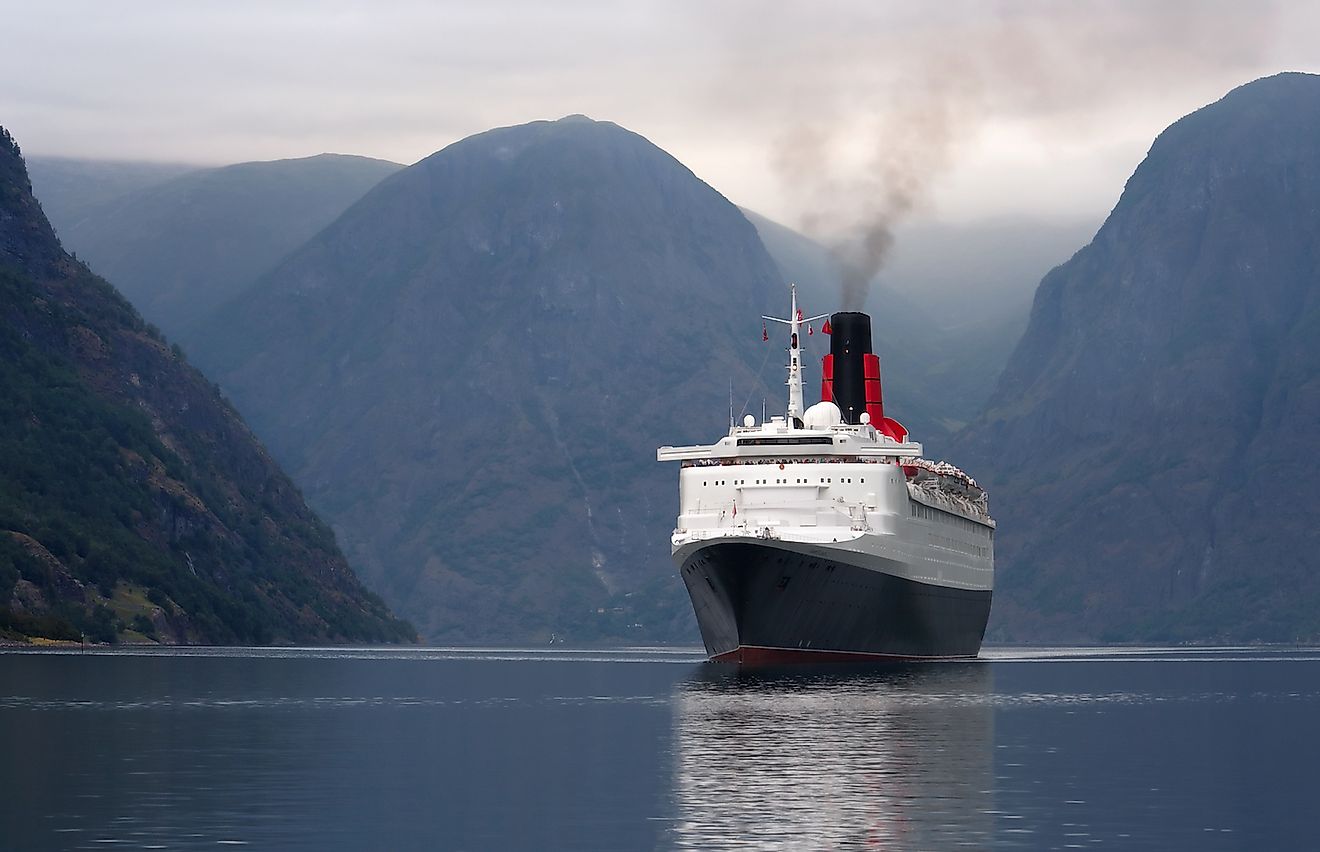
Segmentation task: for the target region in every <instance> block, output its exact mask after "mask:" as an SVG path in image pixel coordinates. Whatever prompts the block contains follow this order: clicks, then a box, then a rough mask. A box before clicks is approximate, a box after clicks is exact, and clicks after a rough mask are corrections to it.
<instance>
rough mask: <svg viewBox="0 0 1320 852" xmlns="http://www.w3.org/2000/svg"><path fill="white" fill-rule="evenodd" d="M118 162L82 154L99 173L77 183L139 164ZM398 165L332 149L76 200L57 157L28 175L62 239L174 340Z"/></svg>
mask: <svg viewBox="0 0 1320 852" xmlns="http://www.w3.org/2000/svg"><path fill="white" fill-rule="evenodd" d="M124 168H127V167H121V168H120V170H118V171H116V170H113V169H111V170H110V171H109V172H108V173H103V172H97V171H95V170H93V169H92V168H91V167H90V165H86V166H84V168H83V169H82V173H84V174H85V175H86V176H87V177H89V178H95V177H97V176H100V177H101V178H103V180H101V181H100V182H99V183H98V182H96V181H91V182H90V183H84V184H83V185H84V186H87V187H88V189H87V192H88V193H90V194H92V195H93V196H94V197H96V195H97V190H98V188H100V189H103V190H104V192H103V193H101V194H106V193H108V192H109V189H110V188H111V187H113V186H123V185H125V184H126V182H127V181H129V180H130V179H131V178H135V177H136V178H138V179H141V180H145V179H146V178H147V177H148V176H149V175H144V174H139V173H137V172H132V173H129V174H124V173H123V169H124ZM141 168H145V167H140V169H139V171H140V170H141ZM400 168H402V166H400V165H398V164H397V163H391V162H387V161H384V160H373V159H370V158H367V157H355V156H347V155H343V154H321V155H318V156H315V157H304V158H300V159H294V160H275V161H272V162H257V163H239V164H237V165H233V166H224V167H222V168H212V169H197V170H195V171H190V172H187V173H185V174H180V175H176V176H173V177H170V178H169V179H167V180H162V181H159V182H154V183H150V184H148V185H146V186H143V187H141V188H139V189H136V190H134V191H128V192H123V193H120V194H113V195H109V196H108V197H105V198H104V199H103V200H100V201H98V202H95V203H86V202H83V203H76V195H75V193H74V191H73V189H72V188H70V187H68V186H67V184H68V183H69V179H68V178H69V176H68V174H67V172H68V166H67V164H65V168H64V169H63V170H59V169H54V168H51V167H49V166H47V168H45V169H44V170H43V172H42V173H41V175H40V176H41V177H42V178H43V179H44V180H46V181H48V182H47V183H44V184H43V183H42V182H41V181H38V180H36V179H34V181H33V183H34V186H35V188H36V192H37V197H38V199H39V200H41V202H42V204H43V206H49V207H50V208H51V210H50V214H51V215H50V218H51V221H52V223H53V224H54V226H55V228H56V230H57V231H58V233H59V236H60V239H61V240H62V241H63V243H64V245H65V246H66V247H68V249H69V250H70V251H72V252H73V253H74V254H76V255H77V256H78V257H79V258H80V259H81V260H83V261H84V262H86V263H87V264H88V265H89V266H91V268H93V269H95V270H96V271H97V272H98V273H100V274H102V275H104V276H105V277H106V278H107V279H109V280H110V281H111V282H112V283H113V284H114V285H115V286H116V287H118V288H119V289H120V291H122V292H123V293H124V295H125V296H127V297H128V298H129V300H130V301H131V302H132V303H133V305H134V306H135V307H136V308H137V309H138V310H139V311H140V312H141V313H142V315H143V316H144V317H145V318H146V319H147V320H148V321H150V322H152V323H155V324H157V325H159V326H160V327H161V328H162V329H164V330H165V333H166V334H168V335H169V336H170V337H171V338H173V339H175V340H178V341H180V342H182V343H184V344H185V347H186V345H187V342H188V336H189V331H190V328H191V326H192V324H193V323H195V322H196V321H197V320H199V319H200V318H201V317H204V316H206V315H208V314H209V313H210V312H211V311H212V310H214V309H215V307H216V306H218V305H220V304H221V303H223V302H225V301H227V300H228V299H229V298H231V297H233V296H234V295H235V294H237V293H239V292H241V291H242V290H243V289H244V288H246V287H248V286H251V285H252V283H253V282H254V281H255V280H256V279H257V278H258V277H260V276H261V275H262V274H263V273H266V272H268V271H270V269H271V268H273V267H274V266H275V265H276V264H277V263H278V262H279V261H280V260H281V259H283V258H284V256H285V255H287V254H289V253H290V252H291V251H293V250H294V249H296V248H297V247H299V246H301V245H302V244H303V243H305V242H306V241H307V240H308V239H310V238H311V237H312V235H314V234H315V233H317V232H318V231H320V230H321V229H322V228H324V227H325V226H326V225H328V224H330V223H331V222H332V221H334V220H335V218H337V217H338V216H339V214H341V213H343V212H344V210H345V209H347V208H348V206H349V205H350V204H352V203H353V202H355V201H357V200H358V199H359V198H361V197H362V196H363V195H364V194H365V193H366V191H367V190H368V189H370V188H371V187H373V186H375V185H376V184H377V183H379V182H380V181H381V180H382V179H383V178H385V177H386V176H388V175H390V174H393V173H394V172H396V171H398V170H399V169H400ZM116 178H118V181H116V180H115V179H116ZM47 191H49V193H50V195H49V197H50V198H51V199H52V202H51V203H48V202H47V196H45V195H44V193H45V192H47ZM61 214H64V216H62V215H61ZM65 217H67V218H65Z"/></svg>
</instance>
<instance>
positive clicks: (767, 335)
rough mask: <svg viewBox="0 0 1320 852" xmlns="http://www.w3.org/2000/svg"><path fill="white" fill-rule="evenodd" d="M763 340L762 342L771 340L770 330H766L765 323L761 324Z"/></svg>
mask: <svg viewBox="0 0 1320 852" xmlns="http://www.w3.org/2000/svg"><path fill="white" fill-rule="evenodd" d="M761 339H762V340H769V339H770V332H769V330H768V329H766V327H765V323H761Z"/></svg>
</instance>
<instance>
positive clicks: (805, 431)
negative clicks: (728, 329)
mask: <svg viewBox="0 0 1320 852" xmlns="http://www.w3.org/2000/svg"><path fill="white" fill-rule="evenodd" d="M762 319H763V320H764V321H768V322H774V323H777V324H782V325H783V326H785V327H786V328H785V331H787V333H788V383H787V384H788V410H787V412H786V413H785V414H784V415H782V416H780V415H777V416H773V417H769V418H763V422H761V423H757V422H756V421H755V418H754V417H752V416H751V415H748V416H747V417H745V418H744V419H743V421H742V423H741V424H737V423H734V422H732V417H731V418H730V420H731V422H730V425H729V434H728V435H727V436H725V437H723V438H721V439H720V440H719V441H717V442H716V443H714V444H709V445H699V446H690V447H661V448H660V449H659V450H657V452H656V456H657V458H658V460H659V461H676V462H679V463H680V466H681V467H680V470H679V515H678V524H677V527H676V528H675V530H674V533H673V538H672V541H671V546H672V551H673V558H674V562H675V563H676V564H677V565H678V569H679V573H680V574H681V575H682V577H683V582H684V583H685V584H686V586H687V590H688V594H689V595H690V596H691V598H692V607H693V609H694V610H695V612H696V616H697V623H698V626H699V627H700V629H701V638H702V641H703V642H704V643H705V645H706V652H707V653H708V654H709V655H710V658H711V659H713V660H718V661H726V662H738V663H752V664H754V663H778V662H815V661H822V660H863V659H908V660H911V659H941V658H967V657H975V656H976V655H977V653H978V652H979V651H980V648H981V640H982V637H983V636H984V635H985V626H986V621H987V619H988V618H989V615H990V598H991V594H992V592H993V589H994V534H995V522H994V520H993V519H992V518H991V517H990V514H989V511H988V504H987V499H986V494H985V491H984V490H982V489H981V488H980V486H978V485H977V484H976V482H975V480H973V479H972V478H971V477H969V476H967V475H966V474H965V473H963V472H962V471H961V470H959V469H958V468H956V467H954V466H953V465H951V464H949V463H947V462H932V461H929V460H926V459H924V458H922V448H921V444H919V443H917V442H914V441H911V440H909V439H908V434H907V430H906V429H904V428H903V426H902V425H901V424H900V423H899V422H898V421H897V420H894V419H893V418H891V417H887V416H885V410H884V396H883V391H882V387H881V382H880V359H879V357H878V356H877V355H875V354H874V353H872V351H871V318H870V317H869V316H867V315H866V314H864V313H858V312H852V311H846V312H841V313H836V314H833V315H828V316H827V315H824V314H822V315H820V316H814V317H807V318H804V317H803V316H802V311H801V310H799V309H798V306H797V292H796V289H793V291H792V301H791V304H790V313H789V318H788V319H781V318H778V317H762ZM820 320H824V321H825V322H824V324H823V325H822V327H821V331H822V332H824V333H826V334H829V335H830V352H829V354H828V355H826V356H825V357H824V358H823V359H822V364H821V374H822V378H821V401H820V402H817V403H815V404H814V405H812V406H810V407H809V408H806V409H805V410H804V409H803V389H802V348H801V344H802V342H803V339H802V334H803V328H804V327H805V328H806V331H807V333H808V334H814V331H815V327H814V323H816V322H817V321H820ZM762 338H763V339H765V340H768V339H769V334H768V331H767V327H766V326H765V325H764V324H763V326H762ZM730 413H731V414H732V412H730Z"/></svg>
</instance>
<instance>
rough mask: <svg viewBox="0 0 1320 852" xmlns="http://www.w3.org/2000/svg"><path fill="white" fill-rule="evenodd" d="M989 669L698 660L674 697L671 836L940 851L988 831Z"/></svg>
mask: <svg viewBox="0 0 1320 852" xmlns="http://www.w3.org/2000/svg"><path fill="white" fill-rule="evenodd" d="M991 690H992V676H991V672H990V667H989V666H987V665H983V664H977V663H943V664H929V665H924V666H919V665H918V666H902V667H890V668H885V669H876V668H871V669H869V670H856V669H846V670H845V669H839V670H824V671H823V670H815V671H813V672H811V673H809V674H808V673H803V672H798V673H793V672H787V671H781V672H776V671H742V670H737V669H730V668H726V667H723V666H717V665H707V666H703V667H702V669H701V670H700V671H699V673H698V674H696V675H694V676H693V677H692V678H690V679H688V680H687V681H685V682H684V683H682V684H680V686H679V689H678V693H677V695H676V700H675V702H674V706H675V708H676V709H675V712H676V714H677V718H676V720H675V732H676V736H675V745H674V749H675V752H676V754H675V768H674V771H675V797H676V811H677V813H676V815H675V823H674V827H673V831H674V840H675V845H676V846H678V847H679V848H689V849H752V848H755V849H765V848H811V849H839V848H843V849H918V848H920V849H938V848H952V847H954V846H958V845H963V846H971V847H978V846H985V845H989V843H990V842H991V841H992V839H993V832H994V829H995V825H994V805H993V792H992V790H993V783H994V779H993V754H992V749H993V743H994V722H993V717H992V712H993V711H992V708H991V706H990V700H989V695H990V692H991Z"/></svg>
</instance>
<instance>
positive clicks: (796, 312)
mask: <svg viewBox="0 0 1320 852" xmlns="http://www.w3.org/2000/svg"><path fill="white" fill-rule="evenodd" d="M788 289H789V294H790V296H791V301H790V303H789V308H790V310H789V314H788V316H789V318H788V319H780V318H779V317H767V316H764V315H762V317H761V319H763V320H769V321H770V322H779V323H783V324H784V325H787V326H788V331H789V336H788V381H787V382H786V383H785V384H787V385H788V422H789V423H790V424H792V425H797V421H800V420H801V419H802V412H803V408H802V335H801V330H802V324H803V323H810V322H815V321H816V320H819V319H824V318H825V317H827V316H829V314H818V315H817V316H814V317H807V318H806V319H803V318H802V311H801V309H799V308H798V304H797V285H796V284H790V285H788Z"/></svg>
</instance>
